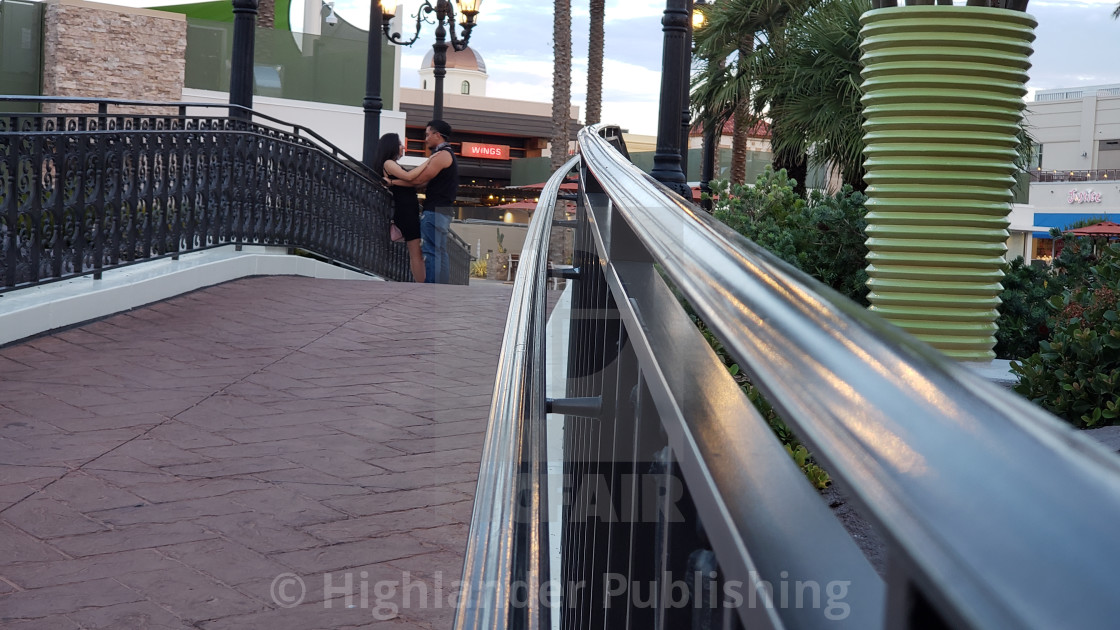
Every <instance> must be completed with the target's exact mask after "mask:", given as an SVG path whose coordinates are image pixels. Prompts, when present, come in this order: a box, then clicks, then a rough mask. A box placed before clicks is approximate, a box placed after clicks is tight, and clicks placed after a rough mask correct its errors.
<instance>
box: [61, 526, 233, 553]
mask: <svg viewBox="0 0 1120 630" xmlns="http://www.w3.org/2000/svg"><path fill="white" fill-rule="evenodd" d="M214 536H215V534H213V533H211V532H208V531H206V530H205V529H203V528H202V527H199V526H198V525H195V524H193V523H183V522H179V523H141V524H139V525H130V526H127V527H120V528H117V529H114V530H112V531H108V532H98V533H95V534H82V535H80V536H70V537H68V538H56V539H54V540H52V541H51V544H53V545H54V546H56V547H58V548H59V549H60V550H62V551H63V552H65V553H67V554H69V555H71V556H75V557H80V556H92V555H96V554H102V553H113V552H117V551H129V550H132V549H147V548H149V547H160V546H163V545H170V544H175V543H179V542H189V541H192V540H204V539H206V538H213V537H214Z"/></svg>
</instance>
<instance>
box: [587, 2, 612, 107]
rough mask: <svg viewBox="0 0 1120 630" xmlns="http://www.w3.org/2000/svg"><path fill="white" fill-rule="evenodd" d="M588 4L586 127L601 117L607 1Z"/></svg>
mask: <svg viewBox="0 0 1120 630" xmlns="http://www.w3.org/2000/svg"><path fill="white" fill-rule="evenodd" d="M590 2H591V5H590V9H591V38H590V40H589V41H588V46H587V112H586V114H585V116H584V120H586V121H587V124H588V125H594V124H596V123H598V122H599V121H600V119H601V118H602V115H603V37H604V35H603V22H604V20H605V18H606V5H607V0H590Z"/></svg>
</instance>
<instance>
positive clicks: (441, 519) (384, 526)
mask: <svg viewBox="0 0 1120 630" xmlns="http://www.w3.org/2000/svg"><path fill="white" fill-rule="evenodd" d="M471 504H472V501H469V500H468V501H462V502H461V503H452V504H449V505H442V506H435V507H426V508H418V509H413V510H401V511H399V512H389V513H384V514H375V515H373V516H362V517H358V518H351V519H346V520H343V521H335V522H333V523H324V524H322V525H312V526H310V527H307V528H306V531H307V532H308V533H309V534H311V535H313V536H315V537H316V538H320V539H322V540H325V541H327V542H332V543H344V542H350V541H355V540H363V539H367V538H369V537H370V536H371V535H375V534H376V535H379V536H384V535H386V534H390V533H403V532H409V531H412V530H413V529H416V528H417V527H441V526H443V525H450V524H453V523H459V524H469V523H470V517H471ZM459 505H461V506H462V507H460V508H458V509H453V508H451V507H449V506H459Z"/></svg>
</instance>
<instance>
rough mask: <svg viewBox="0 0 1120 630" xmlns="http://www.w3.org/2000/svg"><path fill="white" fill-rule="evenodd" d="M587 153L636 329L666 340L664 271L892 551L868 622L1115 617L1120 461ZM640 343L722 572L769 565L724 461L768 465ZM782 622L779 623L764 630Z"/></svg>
mask: <svg viewBox="0 0 1120 630" xmlns="http://www.w3.org/2000/svg"><path fill="white" fill-rule="evenodd" d="M579 142H580V148H581V152H582V156H583V159H584V161H585V162H584V163H585V169H586V172H587V174H588V175H589V176H591V177H593V178H595V179H596V180H597V182H598V184H599V185H600V186H601V190H602V193H603V194H605V195H606V197H607V198H609V203H607V204H605V205H601V206H600V210H599V211H598V212H597V213H595V214H594V216H593V217H592V218H591V219H590V220H591V222H592V223H593V224H594V225H593V227H594V230H595V238H596V242H597V248H598V250H599V251H598V255H599V256H600V257H601V259H602V261H603V265H604V274H605V276H606V278H607V280H608V283H609V284H610V287H611V291H612V294H613V295H614V302H615V303H616V304H618V306H619V310H620V311H621V315H622V317H623V319H624V321H626V322H627V323H628V324H630V325H629V326H628V328H627V330H628V331H629V330H631V329H633V332H632V334H634V335H635V336H636V337H640V336H642V335H650V336H652V335H654V334H660V333H659V330H660V329H661V328H668V327H669V325H668V324H666V322H668V321H670V319H664V318H668V317H670V316H671V315H672V314H671V313H670V314H669V315H663V314H662V313H660V312H659V311H660V310H661V309H662V308H663V304H662V303H660V302H657V301H656V300H654V299H652V298H651V296H652V295H653V292H654V291H655V289H656V287H657V286H659V285H658V283H659V282H660V279H659V278H657V277H656V274H655V273H654V274H651V272H650V268H652V267H653V264H656V265H657V266H658V268H659V269H660V270H661V271H662V272H663V273H664V274H665V276H666V277H667V278H668V279H669V281H670V282H671V283H672V284H673V285H674V286H675V288H676V289H677V290H679V292H680V293H681V294H682V295H683V296H684V298H685V299H687V301H688V302H689V304H690V305H691V306H692V307H693V308H694V309H695V310H696V312H697V313H698V314H699V315H700V317H701V318H702V319H703V320H704V321H705V322H706V323H707V324H708V326H709V327H710V328H711V329H712V330H713V331H714V332H715V334H716V335H717V337H718V338H719V339H720V340H721V341H722V343H723V344H724V345H725V346H726V347H727V349H728V350H729V351H730V353H731V354H732V355H733V356H734V358H735V359H736V360H737V361H738V362H739V365H740V366H741V367H743V368H744V369H745V371H746V372H747V373H748V374H749V376H750V378H751V380H752V382H753V383H754V384H755V385H756V386H758V387H759V388H760V389H761V390H762V391H763V393H764V394H765V395H766V397H767V399H768V400H769V401H770V402H771V403H772V404H773V405H774V407H775V408H776V409H778V410H779V411H780V413H781V415H782V417H783V419H785V420H786V421H787V422H788V423H789V424H790V425H791V426H792V427H793V428H794V430H795V431H796V432H797V434H798V435H799V437H801V438H802V439H803V440H804V441H806V442H807V443H808V444H809V446H810V448H811V449H812V450H813V453H814V456H816V457H818V458H820V459H821V460H822V461H823V462H824V465H825V467H826V469H827V470H828V471H829V472H830V474H831V475H832V476H833V477H834V478H835V479H837V480H838V482H839V483H840V484H841V485H842V487H843V488H844V489H845V490H846V491H847V492H849V493H850V494H851V496H852V498H853V499H854V500H855V501H856V502H857V503H858V505H859V506H860V507H861V508H862V511H863V513H864V514H865V515H866V516H867V517H869V518H870V519H871V520H872V521H873V522H874V524H875V525H876V526H877V527H878V528H879V530H880V531H881V532H882V533H883V534H884V536H885V538H886V539H887V541H888V544H889V553H890V556H891V564H890V566H889V568H888V574H887V579H886V584H885V593H878V594H877V593H875V592H874V591H875V587H874V584H870V585H869V591H871V592H869V593H867V594H866V595H867V596H866V597H865V598H863V599H861V600H859V601H858V602H853V604H852V605H853V609H854V607H855V606H856V605H857V603H858V604H859V605H861V606H877V605H882V606H884V608H885V609H884V610H876V611H873V613H874V614H871V615H869V616H868V617H867V618H869V619H872V620H877V621H872V622H865V623H867V624H869V625H864V626H862V627H867V628H872V627H887V628H895V627H910V624H911V622H912V621H913V615H914V614H917V613H915V612H914V611H915V610H927V608H921V607H920V606H917V605H916V604H915V602H920V603H922V604H923V605H926V606H928V609H929V610H933V611H936V614H937V615H938V616H940V617H941V620H943V621H944V622H945V623H947V624H948V625H950V626H952V627H963V628H1012V627H1014V628H1039V629H1044V628H1056V627H1070V628H1072V627H1105V626H1108V625H1110V624H1112V623H1114V620H1115V619H1116V618H1118V617H1120V602H1117V600H1116V599H1115V598H1114V597H1113V594H1112V590H1113V587H1112V576H1113V574H1114V572H1115V559H1116V558H1118V557H1120V540H1118V539H1117V537H1116V536H1115V535H1114V533H1113V532H1112V531H1111V530H1112V529H1113V525H1114V524H1115V523H1117V522H1120V460H1117V458H1116V457H1115V456H1114V455H1113V454H1110V453H1108V452H1107V451H1106V450H1105V449H1103V448H1102V447H1100V446H1099V445H1097V444H1095V443H1093V442H1091V441H1090V440H1089V439H1087V438H1085V437H1084V436H1081V435H1078V434H1077V433H1076V432H1075V431H1074V430H1072V429H1071V428H1070V427H1068V426H1067V425H1064V424H1063V423H1061V422H1060V421H1059V420H1057V419H1056V418H1054V417H1053V416H1050V415H1049V414H1047V413H1045V412H1044V411H1042V410H1040V409H1039V408H1037V407H1035V406H1033V405H1031V404H1030V403H1028V402H1027V401H1025V400H1023V399H1021V398H1019V397H1017V396H1015V395H1013V394H1011V393H1009V392H1007V391H1004V390H1001V389H1000V388H998V387H996V386H994V385H991V384H989V383H987V382H983V381H982V380H981V379H979V378H978V377H977V376H975V375H974V374H973V373H972V372H970V371H968V370H966V369H965V368H964V367H962V366H960V365H958V364H955V363H952V362H950V361H948V360H947V359H945V358H944V357H943V356H941V355H940V354H938V353H937V352H936V351H934V350H933V349H931V348H929V347H928V346H925V345H924V344H922V343H920V342H918V341H916V340H915V339H913V338H911V337H909V336H908V335H906V334H904V333H903V332H901V331H900V330H898V329H896V328H894V327H891V326H890V325H888V324H887V323H885V322H884V321H883V320H881V319H880V318H879V317H877V316H876V315H875V314H873V313H870V312H867V311H865V310H863V309H861V308H859V307H858V306H857V305H855V304H854V303H852V302H850V301H848V300H846V299H845V298H843V297H842V296H839V295H838V294H836V293H835V292H833V291H831V290H830V289H828V288H827V287H824V286H823V285H821V284H820V283H818V282H816V281H814V280H813V279H811V278H809V277H808V276H806V275H805V274H803V273H801V272H800V271H797V270H795V269H793V268H792V267H790V266H789V265H787V264H785V263H783V262H782V261H780V260H779V259H778V258H776V257H775V256H773V255H772V254H770V253H769V252H767V251H765V250H763V249H762V248H760V247H758V246H757V245H755V244H754V243H752V242H750V241H748V240H747V239H745V238H743V237H742V236H741V235H739V234H738V233H736V232H734V231H733V230H731V229H730V228H728V227H726V226H725V225H723V224H721V223H719V222H718V221H715V220H714V219H712V218H711V217H710V216H708V215H707V214H706V213H704V212H701V211H699V210H698V209H696V208H695V207H693V206H691V205H690V204H688V203H685V202H684V201H683V200H681V199H680V198H679V197H676V196H675V195H672V194H671V193H669V192H668V190H667V189H666V188H664V187H663V186H661V185H660V184H658V183H657V182H655V181H653V180H652V179H651V178H650V177H649V176H648V175H645V174H644V173H642V172H640V171H639V170H638V169H637V168H635V167H634V166H632V165H631V164H629V163H628V162H626V161H625V160H624V159H623V158H622V157H621V156H620V155H619V154H618V153H617V152H615V151H614V150H613V149H611V147H610V146H609V145H608V144H607V143H606V142H605V141H604V140H603V139H601V138H599V137H598V136H597V134H596V133H595V130H594V129H585V130H583V131H582V132H581V133H580V135H579ZM650 287H653V288H652V289H651V288H650ZM659 317H663V319H661V320H659V319H658V318H659ZM677 321H679V318H678V320H677ZM643 330H645V331H648V332H643ZM636 343H638V344H639V345H641V344H644V346H643V349H640V350H639V351H638V355H639V358H640V359H642V362H641V369H642V371H643V373H650V374H653V375H654V377H655V379H660V381H661V382H662V384H663V385H664V387H665V389H666V390H668V391H667V392H665V393H663V394H662V395H661V396H660V397H659V396H658V395H657V392H654V394H655V395H654V398H655V402H656V404H657V407H658V410H659V412H661V413H662V414H663V416H674V414H675V417H678V418H679V420H680V422H682V423H684V424H683V425H682V426H678V427H675V428H670V427H667V430H669V431H670V433H672V432H673V431H676V437H675V438H674V439H675V440H676V444H675V445H674V450H679V451H680V452H681V454H682V456H683V457H685V458H689V457H691V458H693V459H692V460H691V461H682V464H681V466H682V469H683V470H684V472H685V473H686V477H687V478H688V479H689V483H690V484H692V483H694V482H695V483H698V484H699V485H707V486H709V487H710V489H711V493H712V495H714V498H712V500H710V501H709V502H708V503H707V506H708V508H709V511H707V512H705V511H701V520H702V521H703V523H704V526H705V527H706V528H708V529H710V530H711V531H710V532H709V536H710V537H712V538H713V540H712V543H713V545H715V546H716V547H717V552H719V551H720V549H719V548H722V549H723V552H722V553H720V554H719V556H720V565H721V567H723V568H725V569H728V570H730V571H732V572H742V571H747V570H749V569H750V567H752V566H757V563H758V562H759V561H760V558H762V557H763V556H766V555H768V554H773V553H777V552H776V551H775V550H766V549H761V550H760V549H759V546H758V545H756V544H755V545H752V540H753V541H756V540H757V539H758V537H759V535H760V534H759V532H758V530H760V529H765V526H766V525H767V523H760V522H758V521H752V522H747V521H746V520H745V519H744V518H743V515H747V514H750V513H751V505H750V504H751V502H752V501H758V500H759V497H758V496H752V495H751V493H750V492H748V491H745V490H744V489H743V488H742V487H736V485H735V482H736V480H737V479H741V478H739V477H736V475H737V474H739V472H740V471H737V470H735V469H734V467H730V469H729V466H728V461H727V460H730V461H731V462H733V463H734V464H737V465H741V466H744V467H750V466H753V465H755V464H754V462H752V461H749V460H742V461H740V460H738V459H736V458H737V457H741V456H744V455H747V456H749V455H750V450H751V448H753V447H754V445H751V444H742V443H736V441H735V434H736V431H737V427H736V426H735V425H736V423H735V419H733V418H723V419H722V420H714V418H719V416H718V415H715V416H712V415H710V414H709V416H708V417H709V419H712V424H706V425H697V424H696V423H694V422H692V421H691V420H690V416H694V415H697V414H700V415H704V414H705V413H709V412H710V409H706V408H703V407H702V405H709V406H711V405H716V406H718V405H720V404H723V402H722V399H719V400H720V402H719V403H717V402H715V401H708V402H704V401H706V400H707V399H705V398H704V397H703V393H702V392H696V391H693V392H688V395H687V396H685V397H683V398H682V397H679V395H680V393H681V391H680V388H681V387H682V385H681V383H686V384H687V383H688V382H689V381H688V376H687V375H681V374H679V371H687V370H684V368H682V367H680V366H679V365H660V364H658V363H657V362H656V359H657V357H656V350H657V348H656V346H655V345H654V344H653V342H652V341H646V342H642V341H641V340H640V339H639V340H638V341H637V342H636ZM643 353H644V354H643ZM666 370H677V372H665V371H666ZM659 373H660V374H659ZM699 386H700V387H703V384H700V385H699ZM652 387H653V386H652V385H651V388H652ZM674 396H677V397H674ZM690 405H691V406H690ZM698 405H699V406H698ZM674 406H675V408H674ZM728 440H730V442H727V441H728ZM690 453H691V455H690ZM761 490H765V488H764V487H763V488H761ZM697 503H698V505H699V504H700V503H701V501H700V500H698V501H697ZM756 517H757V518H763V519H765V515H757V514H756ZM769 525H771V526H780V523H773V522H772V523H769ZM713 532H714V533H713ZM723 534H726V535H727V536H729V538H724V539H720V537H721V535H723ZM806 543H807V544H808V543H810V541H806ZM781 552H782V553H786V552H788V553H796V552H797V550H796V549H786V550H781ZM736 553H740V554H742V557H741V558H736V556H735V554H736ZM822 560H825V561H827V560H828V558H822ZM736 565H738V566H736ZM744 577H745V576H744ZM745 614H746V613H744V612H743V611H740V615H741V616H742V617H743V618H744V620H745V619H746V617H745V616H744V615H745ZM853 614H854V611H853ZM822 621H823V620H822ZM803 622H804V619H803V618H799V621H797V622H796V623H795V624H794V625H798V626H800V627H809V626H808V625H801V624H802V623H803ZM786 623H790V622H789V620H788V619H786V618H784V617H782V616H781V614H778V615H777V617H775V616H774V615H769V618H768V625H772V626H774V627H788V626H785V625H782V624H786ZM821 625H826V624H821ZM830 627H831V626H830ZM855 627H860V626H855Z"/></svg>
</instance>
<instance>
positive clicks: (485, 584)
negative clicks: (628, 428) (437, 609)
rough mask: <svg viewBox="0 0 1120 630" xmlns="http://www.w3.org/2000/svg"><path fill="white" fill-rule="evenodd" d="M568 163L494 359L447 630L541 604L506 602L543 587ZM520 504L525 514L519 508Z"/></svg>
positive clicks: (534, 613) (529, 611)
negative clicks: (547, 395) (549, 416)
mask: <svg viewBox="0 0 1120 630" xmlns="http://www.w3.org/2000/svg"><path fill="white" fill-rule="evenodd" d="M578 162H579V158H578V157H575V158H572V159H571V160H569V161H568V163H567V164H566V165H565V166H563V167H561V168H560V170H558V171H557V172H556V173H554V174H553V175H552V177H551V178H549V180H548V182H547V183H546V184H545V186H544V189H543V190H542V191H541V196H540V201H539V202H538V203H537V211H536V212H535V213H534V215H533V219H532V221H531V222H530V224H529V229H528V233H527V235H526V240H525V248H524V250H523V252H524V253H523V254H522V258H521V263H520V265H519V267H518V270H517V277H516V279H515V280H514V283H513V295H512V296H511V298H510V306H509V314H508V316H507V318H506V328H505V330H506V336H505V338H504V339H503V341H502V348H501V352H500V353H499V355H498V357H499V358H498V371H497V378H496V380H495V383H494V393H493V398H492V403H491V407H490V417H489V423H488V426H487V430H486V440H485V443H484V446H483V451H482V467H481V470H480V472H479V476H478V486H477V489H476V490H475V502H474V510H473V513H472V515H471V527H470V535H469V536H468V538H467V540H468V543H467V549H466V557H465V559H464V562H463V579H462V586H461V592H462V593H463V594H462V595H461V596H460V598H459V608H458V611H457V613H456V616H455V626H454V627H455V628H456V629H459V630H461V629H465V628H504V627H507V626H509V627H518V628H522V627H523V628H542V627H546V625H547V623H548V622H547V620H548V615H549V611H548V610H547V608H545V607H544V606H543V602H541V601H540V599H539V598H537V597H534V596H530V597H528V598H526V599H527V601H523V602H517V601H515V600H514V599H513V595H514V594H513V593H512V587H513V586H514V585H515V584H516V583H520V585H521V586H527V587H528V592H529V593H537V592H538V589H539V587H540V586H541V585H542V584H544V583H545V582H546V581H547V580H548V556H547V551H546V549H547V547H548V536H547V532H546V530H545V527H546V522H547V514H548V507H547V496H548V495H547V491H546V490H545V487H546V472H547V471H546V467H545V463H546V461H545V452H544V444H545V442H544V435H543V433H544V426H543V423H542V422H541V420H543V418H544V415H545V400H544V381H543V371H544V367H543V366H544V323H545V290H546V289H547V285H546V278H545V272H546V266H547V262H548V260H547V252H548V237H549V233H550V230H551V227H552V212H551V208H552V206H553V205H554V204H555V202H556V196H557V194H558V193H559V191H560V183H561V182H562V181H563V179H564V175H565V174H566V173H567V172H568V171H569V170H571V169H572V167H574V166H575V165H576V164H577V163H578ZM523 496H526V497H529V498H530V504H529V505H528V506H519V501H520V500H521V498H522V497H523Z"/></svg>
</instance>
